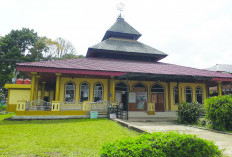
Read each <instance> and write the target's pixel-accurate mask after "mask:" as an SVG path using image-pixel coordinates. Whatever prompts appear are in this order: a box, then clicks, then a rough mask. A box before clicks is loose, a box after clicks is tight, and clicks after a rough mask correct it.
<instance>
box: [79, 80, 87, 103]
mask: <svg viewBox="0 0 232 157" xmlns="http://www.w3.org/2000/svg"><path fill="white" fill-rule="evenodd" d="M80 91H81V92H80V102H83V101H88V100H89V84H88V83H86V82H84V83H82V84H81V86H80Z"/></svg>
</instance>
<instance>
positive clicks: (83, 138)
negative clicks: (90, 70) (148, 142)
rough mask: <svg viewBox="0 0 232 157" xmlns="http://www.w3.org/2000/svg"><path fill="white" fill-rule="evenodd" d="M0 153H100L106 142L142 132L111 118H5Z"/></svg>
mask: <svg viewBox="0 0 232 157" xmlns="http://www.w3.org/2000/svg"><path fill="white" fill-rule="evenodd" d="M12 115H13V114H8V115H0V156H98V153H99V151H100V149H101V147H102V146H103V145H104V143H106V142H112V141H115V140H117V139H122V138H125V137H129V136H131V137H133V136H137V135H138V133H136V132H134V131H131V130H128V129H127V128H123V127H122V126H120V125H119V124H117V123H115V122H113V121H111V120H107V119H96V120H93V119H70V120H46V121H42V120H36V121H3V119H4V118H8V117H10V116H12Z"/></svg>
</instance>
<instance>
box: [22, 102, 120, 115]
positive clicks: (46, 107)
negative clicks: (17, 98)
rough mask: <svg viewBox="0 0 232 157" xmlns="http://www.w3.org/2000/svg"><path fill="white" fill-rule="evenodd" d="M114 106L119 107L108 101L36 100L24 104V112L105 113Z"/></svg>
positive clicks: (115, 103)
mask: <svg viewBox="0 0 232 157" xmlns="http://www.w3.org/2000/svg"><path fill="white" fill-rule="evenodd" d="M114 105H119V104H118V103H117V102H110V101H98V102H78V101H75V102H46V101H43V100H40V99H38V100H34V101H27V102H26V103H25V110H26V111H98V112H99V113H107V112H108V107H109V106H114ZM19 109H21V107H20V105H19ZM23 110H24V109H23ZM18 111H19V110H18Z"/></svg>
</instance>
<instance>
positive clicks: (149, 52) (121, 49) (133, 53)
mask: <svg viewBox="0 0 232 157" xmlns="http://www.w3.org/2000/svg"><path fill="white" fill-rule="evenodd" d="M141 36H142V34H141V33H139V32H138V31H137V30H136V29H134V28H133V27H132V26H130V25H129V24H128V23H127V22H126V21H125V20H124V19H123V18H121V17H118V18H117V20H116V22H115V23H114V24H113V25H112V26H111V27H110V28H109V29H108V30H107V31H106V33H105V35H104V37H103V39H102V42H100V43H98V44H96V45H94V46H92V47H89V49H88V52H87V55H86V57H94V58H112V59H126V60H140V61H158V60H160V59H162V58H164V57H166V56H167V54H165V53H163V52H161V51H159V50H157V49H155V48H152V47H150V46H148V45H145V44H143V43H141V42H139V41H137V40H138V39H139V38H140V37H141Z"/></svg>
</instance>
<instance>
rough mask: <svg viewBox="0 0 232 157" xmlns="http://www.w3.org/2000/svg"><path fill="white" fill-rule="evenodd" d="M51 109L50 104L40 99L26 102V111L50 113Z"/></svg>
mask: <svg viewBox="0 0 232 157" xmlns="http://www.w3.org/2000/svg"><path fill="white" fill-rule="evenodd" d="M51 107H52V103H51V102H46V101H43V100H41V99H38V100H34V101H27V102H26V107H25V110H26V111H50V110H51Z"/></svg>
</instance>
